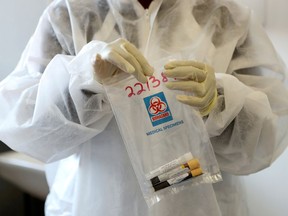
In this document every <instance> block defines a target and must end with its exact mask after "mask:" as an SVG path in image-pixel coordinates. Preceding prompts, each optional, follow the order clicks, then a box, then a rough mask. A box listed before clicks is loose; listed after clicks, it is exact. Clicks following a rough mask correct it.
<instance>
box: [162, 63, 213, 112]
mask: <svg viewBox="0 0 288 216" xmlns="http://www.w3.org/2000/svg"><path fill="white" fill-rule="evenodd" d="M164 68H165V71H164V74H165V75H166V76H167V77H169V78H176V80H175V81H170V82H167V83H166V87H167V88H169V89H173V90H182V91H187V92H191V93H193V95H189V96H188V95H177V100H178V101H180V102H182V103H184V104H188V105H190V106H193V107H197V108H198V109H199V111H200V113H201V115H202V116H206V115H208V114H209V113H210V112H211V110H212V109H213V108H214V106H215V104H216V101H217V89H216V79H215V73H214V69H213V68H212V67H211V66H209V65H207V64H204V63H200V62H196V61H170V62H169V63H167V64H166V65H165V66H164Z"/></svg>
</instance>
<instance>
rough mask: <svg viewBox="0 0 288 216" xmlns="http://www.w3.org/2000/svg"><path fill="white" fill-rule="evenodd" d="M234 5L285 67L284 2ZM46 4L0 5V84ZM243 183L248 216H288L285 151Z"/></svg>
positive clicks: (33, 0)
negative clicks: (251, 19) (252, 19)
mask: <svg viewBox="0 0 288 216" xmlns="http://www.w3.org/2000/svg"><path fill="white" fill-rule="evenodd" d="M238 1H241V2H243V3H245V4H247V5H248V6H249V7H251V8H253V9H254V10H255V13H256V14H257V15H258V17H259V19H260V20H261V21H262V23H263V24H265V27H266V28H267V31H268V34H269V35H270V37H271V39H272V41H273V43H274V45H275V47H276V49H277V50H278V51H279V53H280V54H281V55H282V56H283V59H284V61H285V62H286V63H287V65H288V11H287V9H288V1H287V0H238ZM47 3H48V0H46V1H45V0H26V1H23V0H10V1H5V2H4V1H2V2H1V3H0V26H1V34H0V80H1V79H3V78H4V77H5V76H6V75H8V73H10V72H11V71H12V70H13V68H14V67H15V65H16V63H17V61H18V60H19V58H20V55H21V52H22V50H23V49H24V47H25V44H26V43H27V42H28V39H29V37H30V36H31V34H32V32H33V31H34V29H35V27H36V24H37V21H38V18H39V16H40V14H41V13H42V11H43V9H44V7H45V6H46V5H47ZM276 14H277V15H276ZM243 181H244V182H245V185H246V188H247V194H248V202H249V208H250V211H251V216H260V215H261V216H287V215H288V151H286V152H285V153H284V154H283V155H282V156H281V157H280V158H279V159H278V160H277V161H276V162H275V163H274V164H273V165H272V166H271V167H270V168H268V169H266V170H264V171H261V172H259V173H257V174H253V175H250V176H247V177H243ZM231 216H232V215H231Z"/></svg>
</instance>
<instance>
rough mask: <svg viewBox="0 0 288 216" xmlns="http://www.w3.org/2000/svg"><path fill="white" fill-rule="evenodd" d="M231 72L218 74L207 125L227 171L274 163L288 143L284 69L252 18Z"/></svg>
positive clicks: (252, 169) (245, 171) (240, 171)
mask: <svg viewBox="0 0 288 216" xmlns="http://www.w3.org/2000/svg"><path fill="white" fill-rule="evenodd" d="M248 29H249V30H248V32H247V34H245V38H242V39H241V40H239V42H238V44H237V47H236V49H235V51H234V54H233V58H232V60H231V62H230V65H229V68H228V71H227V74H222V73H218V74H216V79H217V89H218V103H217V107H216V108H215V109H214V110H213V111H212V112H211V113H210V115H209V117H208V118H207V120H206V122H205V124H206V127H207V130H208V132H209V135H210V137H211V142H212V144H213V148H214V150H215V153H216V157H217V160H218V162H219V165H220V167H221V169H222V170H223V171H226V172H229V173H232V174H237V175H241V174H250V173H254V172H256V171H259V170H261V169H264V168H266V167H268V166H270V165H271V163H272V162H273V161H274V160H275V159H276V158H277V157H278V156H279V155H280V154H281V153H282V152H283V151H284V150H285V148H286V146H287V144H286V143H287V129H288V121H287V120H288V119H287V114H288V92H287V86H286V85H285V83H286V84H287V77H286V69H285V67H284V65H283V63H282V61H281V59H279V58H278V56H277V54H276V52H275V50H274V48H273V46H272V44H271V42H270V41H269V39H268V37H267V35H266V33H265V32H264V30H263V29H262V27H261V26H260V25H258V23H255V21H254V19H253V18H252V19H251V20H250V23H249V28H248Z"/></svg>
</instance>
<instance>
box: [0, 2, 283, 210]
mask: <svg viewBox="0 0 288 216" xmlns="http://www.w3.org/2000/svg"><path fill="white" fill-rule="evenodd" d="M140 2H142V1H140ZM140 2H138V1H137V0H82V1H74V0H54V1H53V2H52V3H51V4H50V5H49V6H48V7H47V9H46V10H45V11H44V13H43V15H42V17H41V19H40V21H39V24H38V27H37V29H36V31H35V33H34V34H33V36H32V38H31V40H30V41H29V43H28V45H27V47H26V49H25V51H24V52H23V54H22V57H21V60H20V62H19V64H18V65H17V67H16V68H15V70H14V71H13V72H12V73H11V74H10V75H8V76H7V77H6V78H5V79H4V80H3V81H2V82H1V84H0V104H1V112H0V140H2V141H3V142H5V143H6V144H7V145H8V146H10V147H11V148H12V149H14V150H16V151H19V152H24V153H26V154H29V155H31V156H33V157H35V158H38V159H40V160H42V161H44V162H46V163H47V164H48V165H47V178H48V182H49V186H50V194H49V195H48V197H47V200H46V205H45V212H46V215H47V216H60V215H62V216H64V215H65V216H67V215H73V216H82V215H83V216H89V215H93V216H175V215H177V216H180V215H181V216H188V215H195V216H196V215H197V216H200V215H201V216H202V215H203V216H208V215H209V216H220V215H222V216H231V215H233V216H245V215H248V212H247V208H246V205H245V194H244V193H242V192H241V191H242V189H241V184H240V182H239V180H238V178H237V176H236V175H246V174H250V173H254V172H257V171H259V170H261V169H264V168H266V167H268V166H269V165H270V164H271V163H272V162H273V161H274V160H275V159H276V158H277V157H278V156H279V155H280V154H281V153H282V152H283V151H284V149H285V148H286V145H287V135H286V134H288V133H287V129H288V125H287V124H288V118H287V114H288V91H287V88H286V86H285V83H286V79H287V77H286V71H285V67H284V65H283V64H282V61H281V60H280V59H279V58H278V56H277V54H276V52H275V50H274V48H273V46H272V45H271V43H270V41H269V39H268V37H267V36H266V34H265V32H264V31H263V29H262V27H261V26H260V25H259V24H258V23H257V21H255V19H254V18H253V15H252V14H251V12H250V11H249V10H248V9H247V8H244V7H242V6H240V5H238V4H237V3H235V2H234V1H232V0H154V1H143V2H144V3H146V4H144V3H142V4H143V6H144V7H143V6H142V4H141V3H140ZM148 6H149V7H148ZM174 54H181V55H183V56H186V57H187V59H186V61H185V62H183V61H171V62H167V64H166V65H165V68H166V71H165V74H166V75H167V76H169V77H176V78H177V82H176V81H175V82H170V83H168V84H167V87H168V88H170V89H171V91H173V89H180V90H185V91H192V92H194V93H195V96H194V97H187V96H181V95H180V96H178V97H177V99H178V100H179V103H186V104H187V106H191V109H192V108H196V109H198V110H199V111H200V113H201V114H202V115H203V121H204V122H205V126H206V128H207V132H208V134H209V136H210V138H211V143H212V145H213V148H214V151H215V154H216V158H217V161H218V163H219V166H220V169H221V170H222V171H223V173H222V175H223V181H222V182H220V183H216V184H213V185H211V184H205V185H199V186H193V187H191V188H190V189H189V190H185V191H182V192H180V193H178V194H176V195H171V196H168V197H167V198H165V199H163V200H161V201H160V202H159V203H157V204H155V205H154V206H152V207H151V208H148V207H147V205H146V203H145V200H144V198H143V195H142V193H141V190H140V187H139V184H138V182H137V179H136V176H135V173H134V171H133V168H132V165H131V163H130V161H129V158H128V154H127V152H126V149H125V146H124V143H123V141H122V139H121V136H120V133H119V130H118V127H117V124H116V121H115V118H114V117H113V113H112V110H111V107H110V105H109V101H108V100H107V97H106V94H105V91H104V90H103V86H102V84H101V82H102V79H103V78H107V77H108V78H109V76H113V74H115V73H125V72H126V73H130V74H132V75H134V76H135V77H136V78H137V79H138V80H139V81H141V82H145V81H146V79H147V76H150V75H151V74H153V68H152V67H151V65H149V62H150V61H151V60H155V59H160V58H164V57H169V56H170V55H174ZM195 60H197V61H195ZM215 92H216V93H215ZM187 121H188V119H187ZM131 133H133V131H131Z"/></svg>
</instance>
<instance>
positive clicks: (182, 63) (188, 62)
mask: <svg viewBox="0 0 288 216" xmlns="http://www.w3.org/2000/svg"><path fill="white" fill-rule="evenodd" d="M181 66H192V67H195V68H198V69H200V70H205V64H204V63H202V62H198V61H191V60H173V61H169V62H168V63H167V64H165V65H164V68H165V69H166V70H168V69H173V68H176V67H181Z"/></svg>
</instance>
